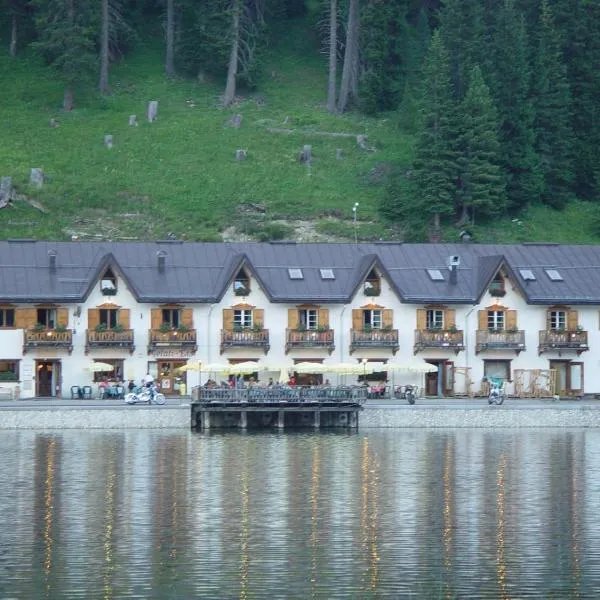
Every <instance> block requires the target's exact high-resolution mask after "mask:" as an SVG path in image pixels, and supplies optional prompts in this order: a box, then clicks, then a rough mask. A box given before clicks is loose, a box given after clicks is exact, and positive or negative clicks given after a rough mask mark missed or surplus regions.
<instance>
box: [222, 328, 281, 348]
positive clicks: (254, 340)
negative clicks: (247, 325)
mask: <svg viewBox="0 0 600 600" xmlns="http://www.w3.org/2000/svg"><path fill="white" fill-rule="evenodd" d="M269 347H270V346H269V330H268V329H240V330H239V331H238V330H232V329H221V354H223V352H224V351H225V350H226V349H227V348H260V349H261V350H264V353H265V354H266V353H267V352H268V351H269Z"/></svg>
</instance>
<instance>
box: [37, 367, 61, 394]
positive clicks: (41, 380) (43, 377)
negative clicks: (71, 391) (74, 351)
mask: <svg viewBox="0 0 600 600" xmlns="http://www.w3.org/2000/svg"><path fill="white" fill-rule="evenodd" d="M35 368H36V377H35V388H36V391H35V393H36V396H39V397H42V398H52V397H54V396H60V393H61V390H60V385H61V377H60V361H59V360H36V366H35Z"/></svg>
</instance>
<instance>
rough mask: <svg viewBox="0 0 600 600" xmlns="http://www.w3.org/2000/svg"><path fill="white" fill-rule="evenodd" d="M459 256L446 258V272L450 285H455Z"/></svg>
mask: <svg viewBox="0 0 600 600" xmlns="http://www.w3.org/2000/svg"><path fill="white" fill-rule="evenodd" d="M459 266H460V256H458V255H456V254H454V255H452V256H449V257H448V270H449V271H450V283H451V284H452V285H456V281H457V275H458V267H459Z"/></svg>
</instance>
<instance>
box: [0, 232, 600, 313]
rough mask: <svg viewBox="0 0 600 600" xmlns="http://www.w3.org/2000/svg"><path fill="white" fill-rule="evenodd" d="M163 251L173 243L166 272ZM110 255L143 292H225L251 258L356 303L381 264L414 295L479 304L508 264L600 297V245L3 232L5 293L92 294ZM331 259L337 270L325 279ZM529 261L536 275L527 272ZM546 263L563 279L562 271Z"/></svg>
mask: <svg viewBox="0 0 600 600" xmlns="http://www.w3.org/2000/svg"><path fill="white" fill-rule="evenodd" d="M159 251H164V252H165V253H166V266H165V269H164V272H162V273H161V272H159V270H158V266H157V265H158V261H157V253H158V252H159ZM51 252H55V253H56V268H55V269H54V270H51V269H50V266H49V253H51ZM452 255H454V256H459V257H460V265H459V267H458V272H457V281H456V283H451V281H450V278H449V270H448V258H449V257H450V256H452ZM107 265H112V266H113V267H114V268H115V269H117V270H118V272H119V273H120V274H121V275H122V276H123V277H124V278H125V280H126V283H127V284H128V286H129V287H130V289H131V290H132V292H133V293H134V295H135V296H136V298H137V299H138V300H139V301H140V302H218V301H219V300H220V298H221V297H222V296H223V294H224V293H225V291H226V290H227V286H228V285H229V284H230V283H231V281H232V279H233V277H234V276H235V275H236V273H237V271H238V269H239V268H240V266H242V265H245V266H246V268H247V269H248V271H249V272H250V273H251V274H252V276H254V277H255V278H256V279H257V280H258V283H259V285H260V286H261V287H262V288H263V289H264V291H265V293H266V294H267V296H268V297H269V299H270V301H271V302H295V303H298V302H329V303H346V302H348V301H349V300H350V298H351V297H352V296H353V294H354V293H355V292H356V290H357V289H358V288H359V286H360V285H361V283H362V281H363V280H364V278H365V277H366V275H367V274H368V272H369V270H370V269H371V268H373V267H375V268H377V269H378V270H379V271H380V272H381V273H382V276H383V277H384V278H386V279H388V280H389V283H390V284H391V286H392V288H393V289H394V290H395V291H396V293H397V294H398V296H399V297H400V299H401V300H402V301H404V302H409V303H420V304H422V303H433V302H445V303H471V304H472V303H476V302H477V301H478V299H479V298H480V297H481V295H482V293H483V292H484V291H485V289H486V288H487V286H488V285H489V282H490V280H491V279H492V278H493V276H494V275H495V273H496V272H497V270H498V269H499V268H500V267H501V266H504V267H505V268H506V270H507V271H508V272H509V273H510V274H511V275H512V277H513V278H514V279H515V282H516V284H517V285H518V286H519V288H520V289H521V290H522V291H523V294H524V295H525V297H526V299H527V301H528V302H529V303H532V304H554V303H565V304H566V303H568V304H600V246H589V245H588V246H584V245H557V244H513V245H500V244H494V245H491V244H395V243H380V244H378V243H374V244H321V243H319V244H300V243H177V242H176V243H169V242H149V243H143V242H139V243H138V242H116V243H109V242H32V241H3V242H0V301H2V302H42V301H45V302H49V301H53V302H79V301H82V300H84V299H85V298H86V297H87V295H88V294H89V292H90V290H91V289H92V288H93V286H94V285H95V284H96V282H97V281H98V278H99V277H101V275H102V273H103V272H104V269H105V268H106V266H107ZM289 268H299V269H302V274H303V278H302V279H291V278H290V277H289V275H288V269H289ZM322 268H329V269H332V270H333V273H334V276H335V278H334V279H323V278H322V277H321V274H320V269H322ZM524 268H525V269H530V270H531V271H532V272H533V273H534V275H535V280H534V281H525V280H523V278H522V277H521V275H520V269H524ZM428 269H438V270H439V271H440V272H441V273H442V275H443V280H441V281H434V280H433V279H432V278H431V277H430V276H429V275H428V273H427V270H428ZM546 269H556V270H558V271H559V272H560V274H561V276H562V278H563V280H562V281H552V280H551V278H550V277H549V276H548V275H547V273H546Z"/></svg>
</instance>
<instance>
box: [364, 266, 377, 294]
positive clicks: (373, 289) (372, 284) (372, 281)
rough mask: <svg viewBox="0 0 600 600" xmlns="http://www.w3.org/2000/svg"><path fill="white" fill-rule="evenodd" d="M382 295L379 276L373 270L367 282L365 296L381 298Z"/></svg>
mask: <svg viewBox="0 0 600 600" xmlns="http://www.w3.org/2000/svg"><path fill="white" fill-rule="evenodd" d="M380 293H381V284H380V282H379V276H378V275H377V273H376V272H375V270H371V272H370V273H369V275H368V276H367V278H366V280H365V295H366V296H379V294H380Z"/></svg>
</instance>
